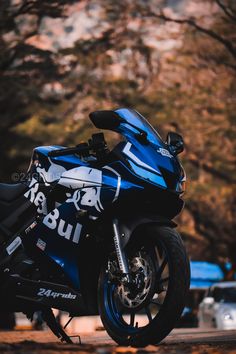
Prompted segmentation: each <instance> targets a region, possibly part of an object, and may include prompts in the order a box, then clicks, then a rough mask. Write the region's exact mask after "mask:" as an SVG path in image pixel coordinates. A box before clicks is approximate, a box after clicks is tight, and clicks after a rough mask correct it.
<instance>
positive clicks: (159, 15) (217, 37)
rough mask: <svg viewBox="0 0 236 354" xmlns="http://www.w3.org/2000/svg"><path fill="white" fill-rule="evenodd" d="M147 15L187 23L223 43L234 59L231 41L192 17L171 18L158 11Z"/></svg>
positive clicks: (234, 51) (234, 52) (234, 54)
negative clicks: (201, 24)
mask: <svg viewBox="0 0 236 354" xmlns="http://www.w3.org/2000/svg"><path fill="white" fill-rule="evenodd" d="M147 16H150V17H151V16H152V17H156V18H159V19H161V20H164V21H167V22H175V23H179V24H187V25H189V26H191V27H193V28H195V29H196V30H198V31H199V32H201V33H204V34H206V35H207V36H209V37H211V38H213V39H215V40H216V41H218V42H219V43H221V44H223V46H224V47H225V48H226V49H227V50H228V52H229V53H230V54H231V55H232V56H233V58H234V59H236V47H234V46H233V44H232V42H231V41H229V40H228V39H226V38H224V37H222V36H220V35H219V34H218V33H216V32H214V31H212V30H211V29H207V28H204V27H202V26H200V25H199V24H197V23H196V22H195V21H194V20H193V19H192V18H189V19H175V18H171V17H168V16H166V15H165V14H164V13H159V14H158V13H154V12H148V13H147Z"/></svg>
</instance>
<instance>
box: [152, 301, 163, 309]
mask: <svg viewBox="0 0 236 354" xmlns="http://www.w3.org/2000/svg"><path fill="white" fill-rule="evenodd" d="M150 304H153V305H156V306H157V307H159V308H161V306H162V304H160V303H159V302H156V301H155V300H152V301H151V302H150Z"/></svg>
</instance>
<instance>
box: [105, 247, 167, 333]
mask: <svg viewBox="0 0 236 354" xmlns="http://www.w3.org/2000/svg"><path fill="white" fill-rule="evenodd" d="M145 255H146V257H145ZM127 258H128V261H129V268H130V271H131V272H133V273H135V272H136V274H137V269H139V272H142V274H143V277H144V282H143V286H140V287H139V290H138V291H139V292H137V290H136V292H133V293H132V296H131V294H130V293H129V291H128V289H126V288H125V286H124V285H123V284H114V283H113V282H112V281H111V280H110V278H109V274H108V271H106V274H105V279H104V305H105V311H106V315H107V317H108V318H109V320H110V321H111V323H112V325H113V326H115V327H116V328H117V329H119V330H120V331H122V332H125V334H126V335H131V334H132V335H133V334H135V333H138V332H139V331H141V330H142V329H144V328H145V327H147V326H149V325H150V324H151V323H152V321H153V320H154V319H155V318H156V317H157V316H158V314H159V313H160V310H161V308H162V307H163V305H164V302H165V300H166V297H167V294H168V288H169V280H170V265H169V258H168V254H167V251H166V249H165V247H164V245H163V244H162V243H161V242H158V243H155V244H154V243H150V242H148V243H147V244H143V245H140V246H139V249H137V250H136V251H133V252H131V253H130V254H129V255H127ZM135 263H136V265H135ZM153 273H154V274H153Z"/></svg>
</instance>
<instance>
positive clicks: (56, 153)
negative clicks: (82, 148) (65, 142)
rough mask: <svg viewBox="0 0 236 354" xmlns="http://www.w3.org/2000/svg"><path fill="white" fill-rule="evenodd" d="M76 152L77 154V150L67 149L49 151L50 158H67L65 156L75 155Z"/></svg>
mask: <svg viewBox="0 0 236 354" xmlns="http://www.w3.org/2000/svg"><path fill="white" fill-rule="evenodd" d="M76 152H77V149H76V148H65V149H59V150H53V151H49V153H48V156H50V157H57V156H65V155H71V154H75V153H76Z"/></svg>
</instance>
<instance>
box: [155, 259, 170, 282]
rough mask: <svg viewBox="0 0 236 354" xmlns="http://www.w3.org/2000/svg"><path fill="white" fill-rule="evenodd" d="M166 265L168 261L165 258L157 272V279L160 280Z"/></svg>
mask: <svg viewBox="0 0 236 354" xmlns="http://www.w3.org/2000/svg"><path fill="white" fill-rule="evenodd" d="M167 263H168V260H167V257H165V258H164V259H163V261H162V263H161V265H160V267H159V269H158V271H157V278H158V279H160V277H161V275H162V273H163V270H164V269H165V266H166V265H167Z"/></svg>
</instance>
